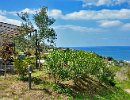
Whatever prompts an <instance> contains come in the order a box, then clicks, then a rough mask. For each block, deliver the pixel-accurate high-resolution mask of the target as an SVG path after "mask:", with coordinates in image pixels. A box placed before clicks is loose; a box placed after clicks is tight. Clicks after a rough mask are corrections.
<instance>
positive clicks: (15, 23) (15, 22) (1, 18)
mask: <svg viewBox="0 0 130 100" xmlns="http://www.w3.org/2000/svg"><path fill="white" fill-rule="evenodd" d="M0 22H4V23H9V24H14V25H21V22H20V21H19V20H16V19H10V18H7V17H5V16H2V15H0Z"/></svg>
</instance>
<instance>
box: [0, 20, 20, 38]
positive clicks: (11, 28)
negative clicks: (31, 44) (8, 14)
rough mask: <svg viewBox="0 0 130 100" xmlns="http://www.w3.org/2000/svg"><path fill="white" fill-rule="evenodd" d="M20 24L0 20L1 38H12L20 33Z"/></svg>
mask: <svg viewBox="0 0 130 100" xmlns="http://www.w3.org/2000/svg"><path fill="white" fill-rule="evenodd" d="M18 28H20V26H17V25H13V24H8V23H4V22H0V36H1V37H3V38H12V37H14V36H17V35H19V34H20V32H19V30H18Z"/></svg>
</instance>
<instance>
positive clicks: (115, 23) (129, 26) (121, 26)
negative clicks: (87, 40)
mask: <svg viewBox="0 0 130 100" xmlns="http://www.w3.org/2000/svg"><path fill="white" fill-rule="evenodd" d="M97 22H98V23H99V26H100V27H103V28H106V29H107V28H111V29H112V28H113V29H114V30H118V31H123V32H126V31H127V32H128V31H130V23H123V22H121V21H120V20H101V21H97Z"/></svg>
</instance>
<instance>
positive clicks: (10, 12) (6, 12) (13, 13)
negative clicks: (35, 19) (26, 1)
mask: <svg viewBox="0 0 130 100" xmlns="http://www.w3.org/2000/svg"><path fill="white" fill-rule="evenodd" d="M37 11H39V9H29V8H25V9H22V10H19V11H6V10H0V15H7V14H11V15H15V16H16V15H17V13H20V12H27V13H28V14H35V13H36V12H37Z"/></svg>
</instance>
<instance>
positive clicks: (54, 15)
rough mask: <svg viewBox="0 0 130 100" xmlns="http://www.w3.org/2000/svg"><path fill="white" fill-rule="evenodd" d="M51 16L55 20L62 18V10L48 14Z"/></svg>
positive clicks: (54, 10) (51, 11)
mask: <svg viewBox="0 0 130 100" xmlns="http://www.w3.org/2000/svg"><path fill="white" fill-rule="evenodd" d="M48 14H49V16H53V17H55V18H62V17H63V14H62V11H61V10H58V9H53V10H50V11H49V12H48Z"/></svg>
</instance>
